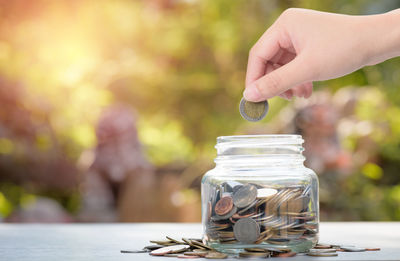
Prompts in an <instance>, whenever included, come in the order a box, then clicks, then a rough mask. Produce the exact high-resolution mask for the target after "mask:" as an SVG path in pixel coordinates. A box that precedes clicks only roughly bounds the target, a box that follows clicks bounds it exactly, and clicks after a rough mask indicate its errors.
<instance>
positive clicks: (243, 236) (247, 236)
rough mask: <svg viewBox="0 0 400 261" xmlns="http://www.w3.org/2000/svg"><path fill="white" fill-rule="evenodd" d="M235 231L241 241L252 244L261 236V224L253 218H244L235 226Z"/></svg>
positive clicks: (236, 236)
mask: <svg viewBox="0 0 400 261" xmlns="http://www.w3.org/2000/svg"><path fill="white" fill-rule="evenodd" d="M233 233H234V235H235V238H236V239H237V240H238V241H239V242H242V243H245V244H251V243H254V242H255V241H257V239H258V237H259V236H260V226H259V225H258V224H257V222H256V221H254V220H253V219H251V218H242V219H239V220H238V221H237V222H236V223H235V225H234V226H233Z"/></svg>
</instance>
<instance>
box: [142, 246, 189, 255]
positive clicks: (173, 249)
mask: <svg viewBox="0 0 400 261" xmlns="http://www.w3.org/2000/svg"><path fill="white" fill-rule="evenodd" d="M189 248H190V246H188V245H174V246H167V247H162V248H159V249H156V250H153V251H151V252H150V255H153V256H163V255H165V254H176V253H181V252H184V251H185V250H187V249H189Z"/></svg>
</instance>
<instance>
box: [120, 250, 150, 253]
mask: <svg viewBox="0 0 400 261" xmlns="http://www.w3.org/2000/svg"><path fill="white" fill-rule="evenodd" d="M147 252H149V251H147V250H121V253H123V254H140V253H147Z"/></svg>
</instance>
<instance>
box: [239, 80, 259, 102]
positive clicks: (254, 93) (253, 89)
mask: <svg viewBox="0 0 400 261" xmlns="http://www.w3.org/2000/svg"><path fill="white" fill-rule="evenodd" d="M243 97H244V98H245V99H246V100H247V101H251V102H259V101H262V100H264V99H263V97H262V95H261V93H260V91H259V90H258V88H257V85H256V84H255V83H252V84H250V86H248V87H246V89H245V90H244V92H243Z"/></svg>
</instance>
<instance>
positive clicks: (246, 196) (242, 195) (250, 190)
mask: <svg viewBox="0 0 400 261" xmlns="http://www.w3.org/2000/svg"><path fill="white" fill-rule="evenodd" d="M256 198H257V188H256V187H255V186H253V185H251V184H246V185H244V186H242V187H241V188H240V189H238V191H236V193H235V194H233V203H234V204H235V206H237V207H238V208H244V207H247V206H248V205H250V204H251V203H253V202H254V200H256Z"/></svg>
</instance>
